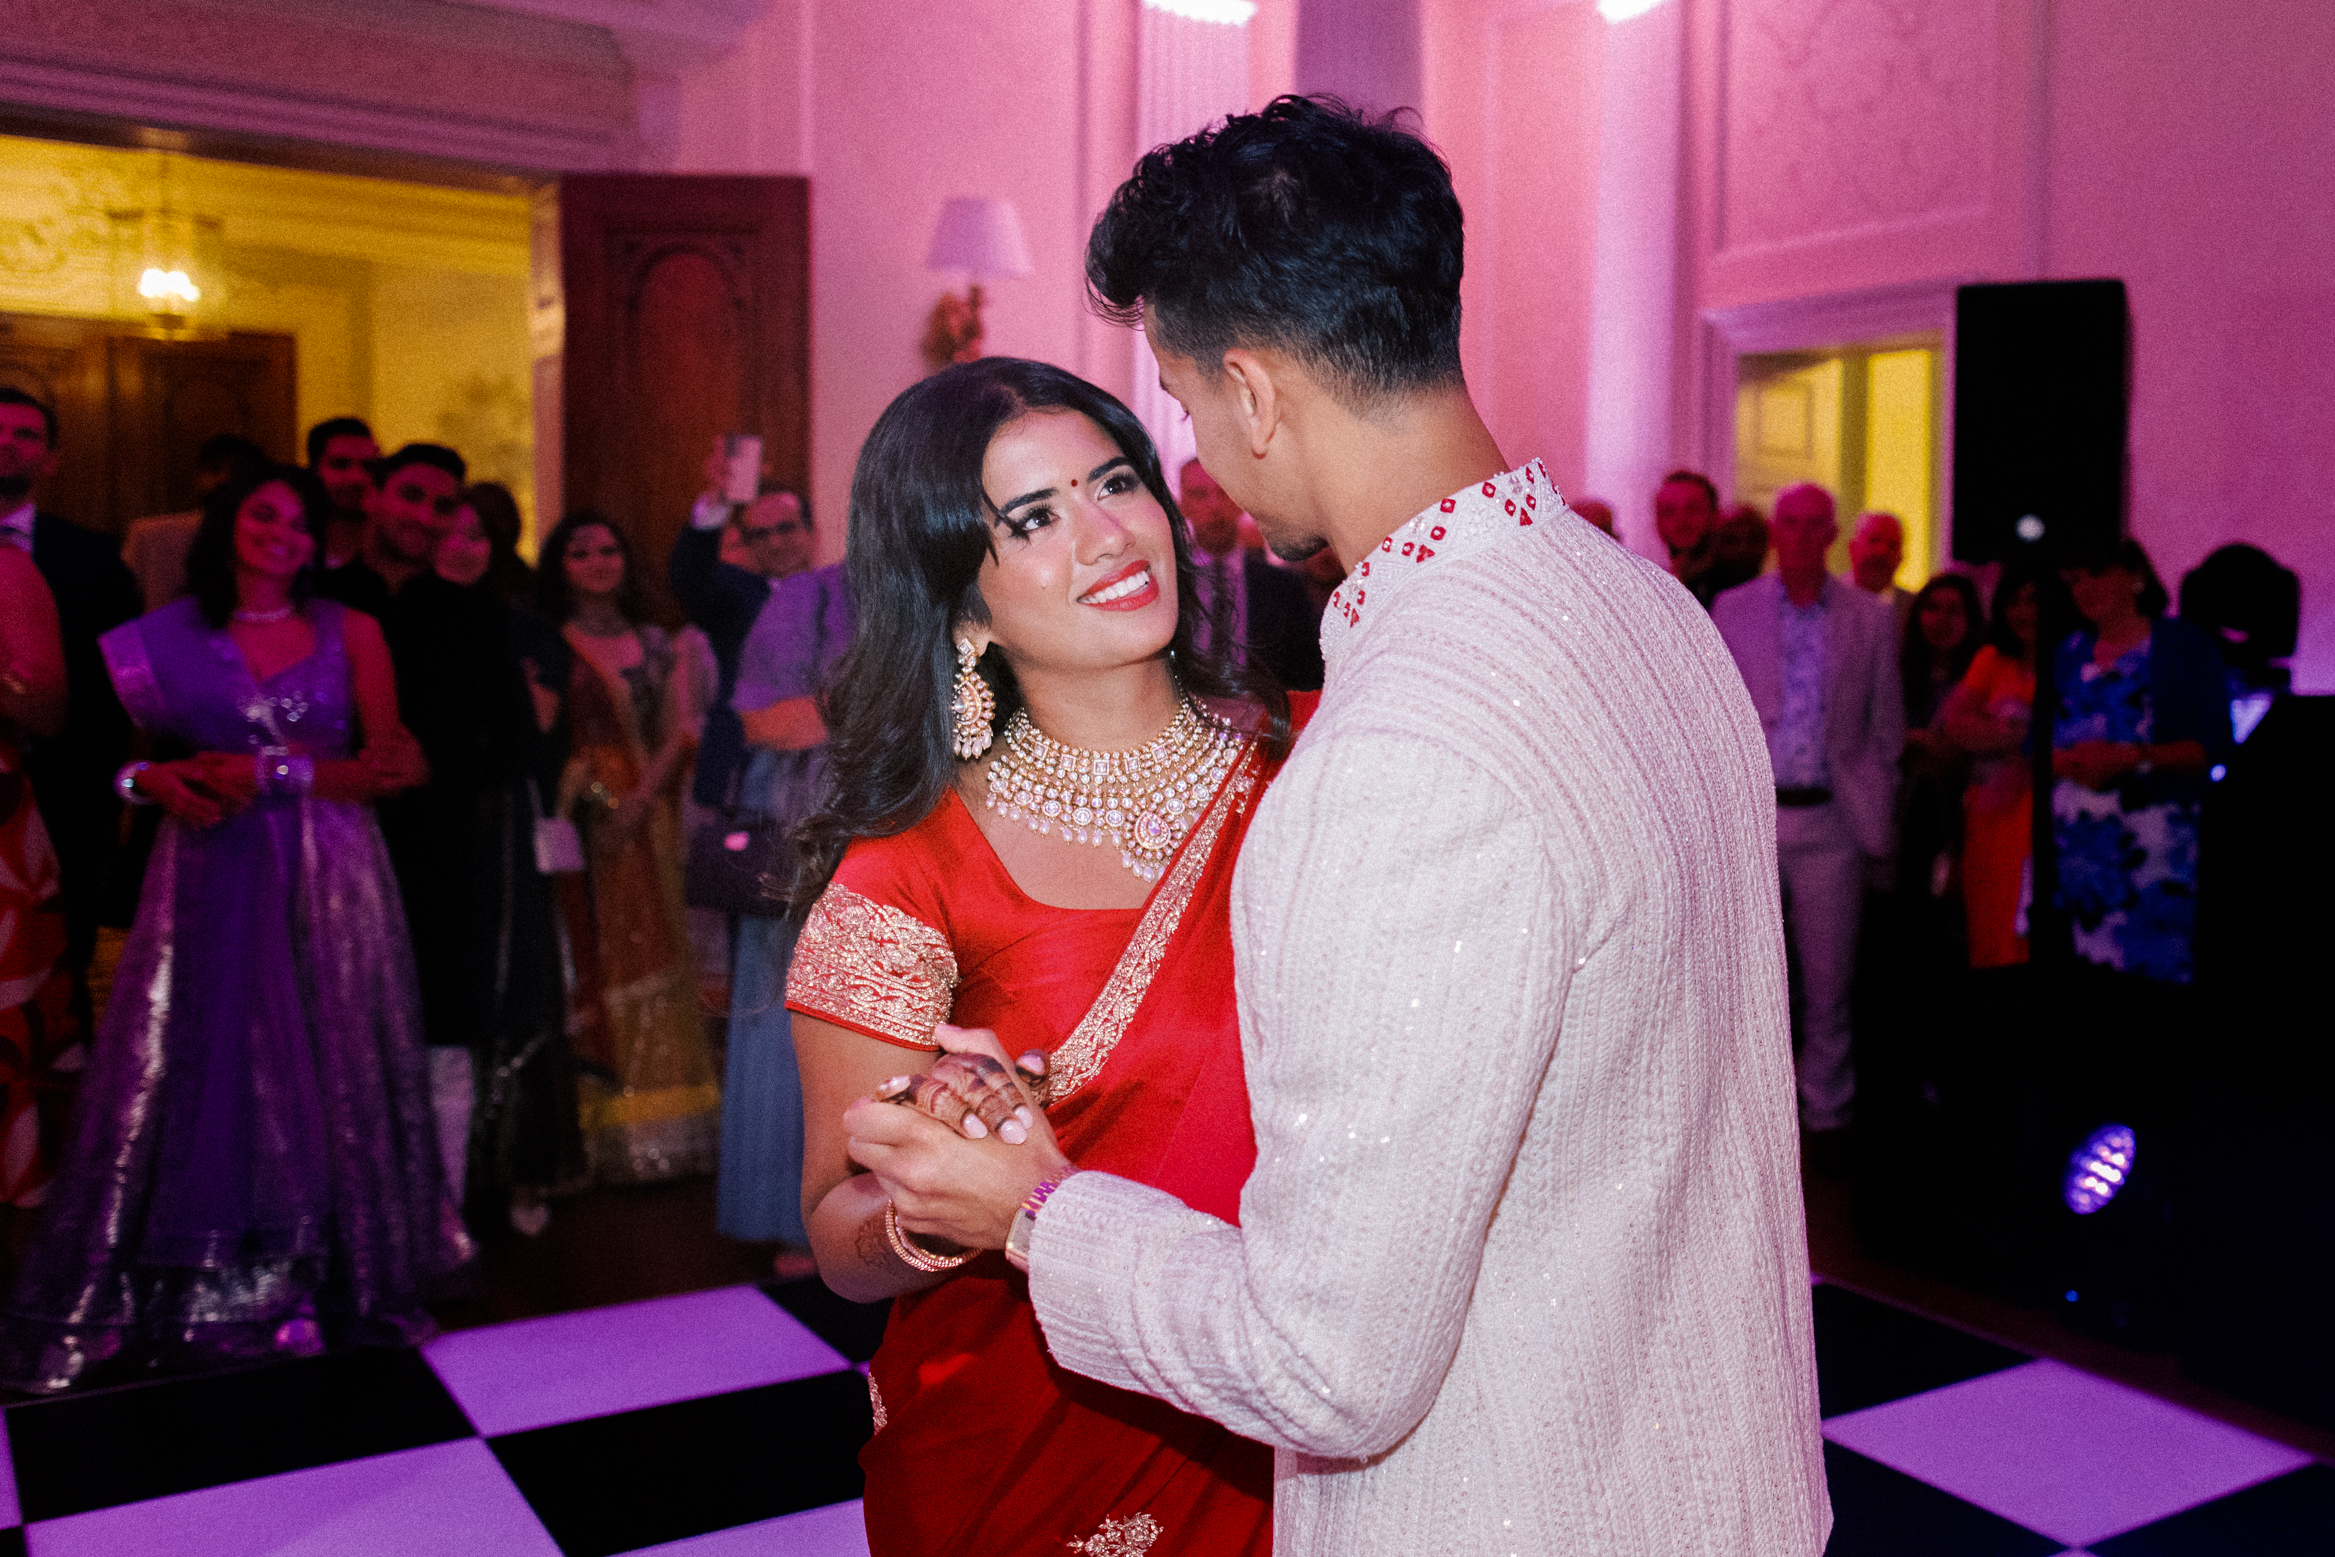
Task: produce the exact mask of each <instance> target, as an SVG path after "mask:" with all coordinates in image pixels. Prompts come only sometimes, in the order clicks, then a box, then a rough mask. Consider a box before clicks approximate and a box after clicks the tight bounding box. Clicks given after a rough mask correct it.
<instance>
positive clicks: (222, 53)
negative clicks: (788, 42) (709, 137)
mask: <svg viewBox="0 0 2335 1557" xmlns="http://www.w3.org/2000/svg"><path fill="white" fill-rule="evenodd" d="M762 3H763V0H493V3H480V4H459V3H454V0H265V3H262V0H0V103H12V104H15V105H18V106H20V107H25V108H30V109H34V110H36V111H38V110H47V111H52V112H64V113H69V114H75V115H95V116H101V117H105V118H123V119H129V120H132V121H135V122H137V123H140V124H146V125H153V126H161V127H172V128H193V129H211V130H222V131H229V132H235V133H240V134H249V135H260V136H281V137H290V138H294V139H298V140H303V141H310V142H315V143H319V144H324V145H348V146H359V147H366V148H377V149H382V150H388V151H395V152H404V153H411V154H415V155H420V156H424V157H438V158H451V159H456V160H460V161H464V162H474V163H484V164H488V165H490V166H497V167H504V168H511V169H515V170H521V171H529V172H545V173H549V172H556V171H561V170H580V169H593V168H623V167H631V166H636V165H640V164H641V163H642V162H643V161H644V160H647V161H653V160H654V159H655V157H656V155H657V154H658V149H657V147H656V145H655V144H654V143H655V142H657V141H659V140H660V139H661V138H662V137H663V135H664V133H665V131H664V127H663V126H662V124H661V117H662V115H663V113H664V109H665V107H666V105H665V104H663V103H662V101H661V99H662V97H663V96H665V95H669V83H670V80H671V78H672V77H673V75H674V74H676V73H677V72H679V71H682V70H685V69H687V68H689V67H690V66H692V65H695V64H697V63H701V62H703V61H705V60H709V59H711V58H713V57H715V56H717V55H719V54H720V53H722V52H723V51H724V50H726V49H727V48H728V47H730V46H731V44H733V43H734V42H735V41H736V39H737V37H738V35H739V34H740V33H741V32H742V31H743V30H744V28H745V27H746V25H747V24H748V23H750V22H751V21H752V20H753V19H754V17H755V16H756V15H758V14H759V12H760V10H761V8H762Z"/></svg>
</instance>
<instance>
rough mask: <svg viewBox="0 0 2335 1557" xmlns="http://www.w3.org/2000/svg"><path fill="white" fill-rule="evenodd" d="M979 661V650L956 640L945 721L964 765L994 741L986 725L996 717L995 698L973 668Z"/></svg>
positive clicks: (970, 643)
mask: <svg viewBox="0 0 2335 1557" xmlns="http://www.w3.org/2000/svg"><path fill="white" fill-rule="evenodd" d="M980 658H981V651H980V650H979V649H976V648H974V647H973V640H972V639H970V638H959V639H958V640H957V679H956V684H955V686H954V687H953V688H952V689H951V695H950V697H949V718H950V720H951V722H952V724H953V726H954V734H955V737H956V739H955V746H956V752H957V755H958V757H960V758H961V759H963V760H964V761H966V762H971V761H972V760H973V759H974V758H975V757H978V756H980V755H981V754H982V753H983V752H985V751H987V750H988V749H989V743H990V741H991V740H993V739H995V734H994V732H993V731H992V730H991V729H990V724H991V723H992V721H994V720H995V719H996V718H997V697H996V694H994V693H992V692H991V691H990V690H989V683H988V682H986V681H984V680H982V679H981V673H980V672H979V671H977V670H975V669H974V668H973V666H974V663H975V662H976V661H978V660H979V659H980Z"/></svg>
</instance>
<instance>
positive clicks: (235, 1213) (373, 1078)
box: [0, 467, 470, 1391]
mask: <svg viewBox="0 0 2335 1557" xmlns="http://www.w3.org/2000/svg"><path fill="white" fill-rule="evenodd" d="M325 512H326V505H325V499H324V494H323V491H322V489H321V488H319V487H318V486H317V485H316V484H315V481H314V479H313V478H312V477H310V476H308V475H307V474H306V473H305V472H303V471H298V470H293V469H289V468H286V467H274V468H270V469H268V470H265V471H263V472H261V473H260V474H259V475H258V476H257V477H255V478H254V479H252V480H248V481H244V482H238V483H234V484H232V485H231V486H229V487H228V488H226V489H223V490H222V491H220V492H218V493H216V494H214V496H213V498H212V500H211V501H210V502H209V503H208V504H207V505H206V507H205V511H204V516H203V522H202V527H201V529H200V530H199V531H198V532H197V534H196V538H195V541H194V544H193V547H192V550H191V551H190V553H189V555H188V559H187V573H188V579H189V582H190V583H191V584H192V585H193V587H194V595H193V598H191V599H182V600H178V601H175V602H173V603H172V604H170V605H167V606H164V607H163V608H162V609H161V610H159V611H155V612H153V613H151V614H149V615H147V616H143V617H140V618H139V619H138V620H137V621H134V622H131V623H129V624H127V625H126V626H123V627H120V628H117V629H116V630H115V631H113V632H111V633H108V634H107V635H106V636H105V639H104V648H105V655H106V663H107V665H108V667H109V669H110V670H111V672H112V675H113V680H114V685H115V687H116V689H117V690H118V691H119V692H120V694H121V698H122V702H123V704H124V705H125V706H126V707H127V708H128V709H129V711H130V714H131V717H132V718H134V719H135V720H136V721H137V723H138V725H139V727H140V728H141V729H142V730H143V731H144V732H145V733H146V735H147V736H148V737H150V738H151V739H152V741H153V742H154V743H155V746H156V751H157V754H158V755H159V754H161V753H163V752H168V751H175V752H177V753H180V754H181V755H179V756H178V757H177V759H176V760H172V761H155V762H149V763H133V764H132V765H131V766H130V767H128V768H125V769H124V770H123V772H122V776H121V779H120V781H119V783H120V787H121V788H122V791H123V793H124V795H125V796H126V797H127V798H129V799H130V800H132V801H133V802H140V803H153V804H159V805H161V806H162V807H163V808H164V809H165V810H166V811H167V812H168V816H167V818H166V820H165V821H164V822H163V824H162V828H161V831H160V834H159V836H158V838H157V841H156V843H155V847H154V855H153V861H152V864H151V865H150V866H149V867H148V869H147V872H146V884H145V891H144V894H143V896H142V897H141V898H140V900H139V904H138V917H137V922H136V924H135V925H134V927H133V928H132V929H131V931H130V937H129V941H128V944H127V946H126V947H125V949H124V951H123V954H122V960H121V965H120V968H119V971H118V972H117V974H116V976H115V980H114V986H113V988H114V993H113V998H112V1001H111V1003H110V1005H109V1006H108V1008H107V1010H106V1012H105V1016H104V1019H103V1021H102V1023H101V1024H100V1026H99V1029H98V1037H97V1041H96V1044H95V1046H94V1048H93V1051H92V1054H91V1057H90V1063H89V1070H88V1074H87V1075H86V1076H85V1077H84V1078H83V1083H82V1091H81V1101H80V1106H79V1111H78V1113H77V1115H76V1117H75V1121H74V1124H73V1127H72V1132H71V1136H70V1139H69V1144H68V1146H67V1148H66V1152H65V1156H64V1159H63V1161H62V1163H61V1165H60V1167H59V1170H58V1174H57V1178H56V1181H55V1184H54V1186H53V1187H52V1190H51V1193H50V1196H49V1201H48V1206H47V1209H46V1213H45V1219H44V1221H43V1223H42V1225H41V1227H40V1230H39V1232H38V1234H37V1235H36V1241H35V1243H34V1245H33V1247H32V1249H31V1250H30V1251H29V1253H28V1255H27V1258H26V1260H25V1264H24V1268H23V1274H22V1276H21V1278H20V1280H19V1283H18V1287H17V1291H16V1294H15V1298H14V1301H13V1302H12V1304H11V1305H10V1309H9V1312H8V1314H7V1316H6V1318H5V1322H4V1325H0V1383H5V1384H6V1385H8V1386H10V1387H13V1388H17V1389H28V1390H38V1391H53V1390H60V1389H64V1388H67V1387H69V1386H71V1385H73V1384H75V1383H78V1382H82V1381H84V1380H91V1379H107V1378H114V1377H121V1376H125V1375H135V1374H137V1373H139V1372H144V1371H148V1370H164V1369H177V1368H185V1367H200V1366H204V1365H208V1364H212V1363H217V1362H229V1361H237V1360H243V1359H249V1358H255V1357H265V1356H273V1355H286V1354H291V1355H297V1354H302V1353H308V1352H314V1351H317V1350H320V1349H322V1348H323V1347H324V1346H326V1345H328V1344H396V1343H400V1342H408V1341H412V1340H416V1339H419V1338H420V1337H422V1336H423V1335H425V1334H427V1333H428V1330H429V1327H430V1322H429V1319H428V1316H427V1315H426V1314H425V1313H424V1311H423V1309H422V1306H421V1295H422V1291H423V1288H424V1286H425V1284H427V1283H428V1282H429V1281H430V1280H431V1279H432V1278H433V1277H435V1276H437V1275H438V1274H440V1273H441V1272H443V1271H445V1270H447V1269H448V1268H450V1267H452V1266H453V1265H455V1264H457V1263H459V1262H460V1261H461V1260H463V1259H465V1258H467V1257H468V1254H469V1252H470V1251H469V1244H468V1242H467V1240H466V1239H465V1237H464V1236H463V1233H462V1229H461V1225H460V1223H459V1221H458V1220H457V1219H456V1217H455V1214H454V1208H453V1207H452V1205H451V1204H450V1203H449V1201H448V1199H447V1196H446V1192H445V1189H444V1186H443V1184H442V1182H441V1178H440V1169H439V1159H438V1153H437V1148H436V1142H435V1140H434V1138H433V1134H432V1123H431V1114H430V1099H429V1087H428V1081H427V1076H426V1067H425V1061H424V1051H423V1047H422V1036H421V1030H420V1018H419V1014H418V1006H417V997H416V993H415V987H414V974H413V960H412V954H411V952H410V950H409V949H408V946H407V943H406V932H405V921H404V918H403V916H402V913H401V911H400V908H399V903H398V896H397V885H396V880H395V878H394V877H393V876H392V875H391V874H390V870H389V862H388V857H387V855H386V854H385V852H384V851H383V848H382V844H381V835H380V832H379V831H378V830H377V829H376V827H375V826H374V821H373V811H372V807H371V804H370V803H371V801H373V800H374V799H375V798H376V797H378V796H380V795H383V794H386V793H389V792H390V791H392V790H396V789H400V788H404V787H406V786H408V785H410V784H413V783H415V782H418V781H419V780H420V778H421V777H422V776H423V772H422V764H421V758H420V753H419V750H418V748H417V747H416V746H415V745H414V743H413V740H412V737H411V736H409V735H408V734H407V733H406V732H405V730H404V728H403V727H402V726H401V725H400V724H399V722H398V719H397V698H396V690H395V684H394V682H393V680H392V677H391V672H390V666H389V656H388V651H387V650H386V649H385V648H384V647H383V644H382V640H381V632H380V629H379V628H378V627H377V626H376V625H375V624H374V622H373V619H372V618H371V617H368V616H365V615H364V614H362V613H360V612H356V611H351V610H348V609H346V608H344V607H342V606H339V605H337V604H334V603H332V602H330V601H323V600H315V599H312V598H310V595H309V589H308V585H309V582H310V579H311V567H310V564H311V561H312V559H313V558H314V556H315V554H316V551H317V550H318V538H319V532H320V529H321V525H322V522H323V516H324V513H325Z"/></svg>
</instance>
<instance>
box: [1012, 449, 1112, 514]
mask: <svg viewBox="0 0 2335 1557" xmlns="http://www.w3.org/2000/svg"><path fill="white" fill-rule="evenodd" d="M1122 465H1124V466H1126V467H1127V468H1128V469H1129V470H1133V469H1134V468H1135V462H1134V461H1133V460H1131V459H1129V458H1128V457H1127V456H1126V455H1124V454H1114V455H1112V456H1111V457H1110V458H1109V459H1107V460H1105V461H1103V462H1102V463H1101V464H1100V465H1097V466H1096V467H1095V468H1094V469H1092V470H1090V471H1088V472H1087V473H1086V479H1087V484H1088V485H1090V486H1091V485H1093V484H1094V483H1095V482H1097V481H1100V480H1102V479H1103V477H1105V476H1107V475H1109V474H1110V473H1111V472H1112V471H1114V470H1117V469H1118V468H1119V467H1120V466H1122ZM1071 485H1072V486H1076V485H1078V483H1077V482H1075V481H1074V482H1072V483H1071ZM1060 490H1061V488H1059V487H1040V488H1038V490H1037V491H1035V492H1024V493H1023V494H1022V495H1021V496H1019V497H1017V498H1015V499H1014V500H1013V501H1012V502H1010V503H1000V504H998V505H997V511H998V513H999V514H1000V515H1001V516H1002V515H1005V514H1010V513H1012V512H1013V511H1014V510H1015V509H1017V508H1019V507H1021V506H1022V505H1023V504H1024V503H1035V502H1039V501H1041V500H1042V499H1045V498H1049V497H1052V496H1053V495H1054V494H1055V493H1056V492H1058V491H1060Z"/></svg>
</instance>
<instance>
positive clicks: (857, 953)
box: [786, 882, 957, 1049]
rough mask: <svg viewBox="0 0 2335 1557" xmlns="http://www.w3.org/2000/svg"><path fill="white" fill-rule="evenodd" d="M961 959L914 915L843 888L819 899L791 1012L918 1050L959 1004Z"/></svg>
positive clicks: (791, 986) (789, 984) (793, 973)
mask: <svg viewBox="0 0 2335 1557" xmlns="http://www.w3.org/2000/svg"><path fill="white" fill-rule="evenodd" d="M956 996H957V958H956V954H955V953H954V952H952V951H950V950H949V943H948V939H947V937H945V936H943V935H942V934H941V933H940V932H939V931H938V930H935V929H934V928H933V927H932V926H931V925H928V924H926V923H925V922H924V921H923V920H921V919H918V918H916V917H915V916H914V915H912V914H907V913H903V912H901V911H900V910H899V909H897V908H893V907H890V906H889V905H887V904H883V903H878V902H876V901H875V900H873V899H872V898H866V897H862V896H860V895H859V894H858V893H857V892H854V891H852V890H851V888H849V887H847V886H844V885H843V884H841V883H840V882H837V883H832V884H830V885H829V886H828V888H827V890H826V891H825V892H823V893H821V894H820V896H819V901H818V903H817V904H815V905H814V906H813V907H812V909H811V916H810V918H809V919H808V920H806V921H804V924H803V934H802V938H801V939H800V940H799V941H797V942H796V943H795V958H794V966H793V967H792V968H791V969H790V970H789V971H788V973H787V980H786V998H787V1000H788V1002H789V1003H790V1004H793V1005H798V1006H802V1007H804V1008H806V1009H808V1010H810V1011H812V1012H815V1013H819V1014H822V1015H827V1016H832V1017H833V1018H834V1019H835V1020H836V1021H838V1022H845V1023H849V1024H850V1025H851V1026H853V1027H860V1028H865V1029H867V1030H868V1031H870V1032H873V1033H879V1034H881V1035H883V1036H884V1037H887V1038H891V1039H893V1040H895V1041H897V1042H900V1043H905V1044H909V1045H912V1046H914V1047H916V1048H922V1049H929V1048H931V1047H932V1030H933V1029H934V1028H935V1027H938V1026H939V1025H940V1024H941V1023H943V1022H945V1021H947V1020H948V1019H949V1012H950V1010H951V1009H952V1008H953V1007H954V1005H955V1004H956Z"/></svg>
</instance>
